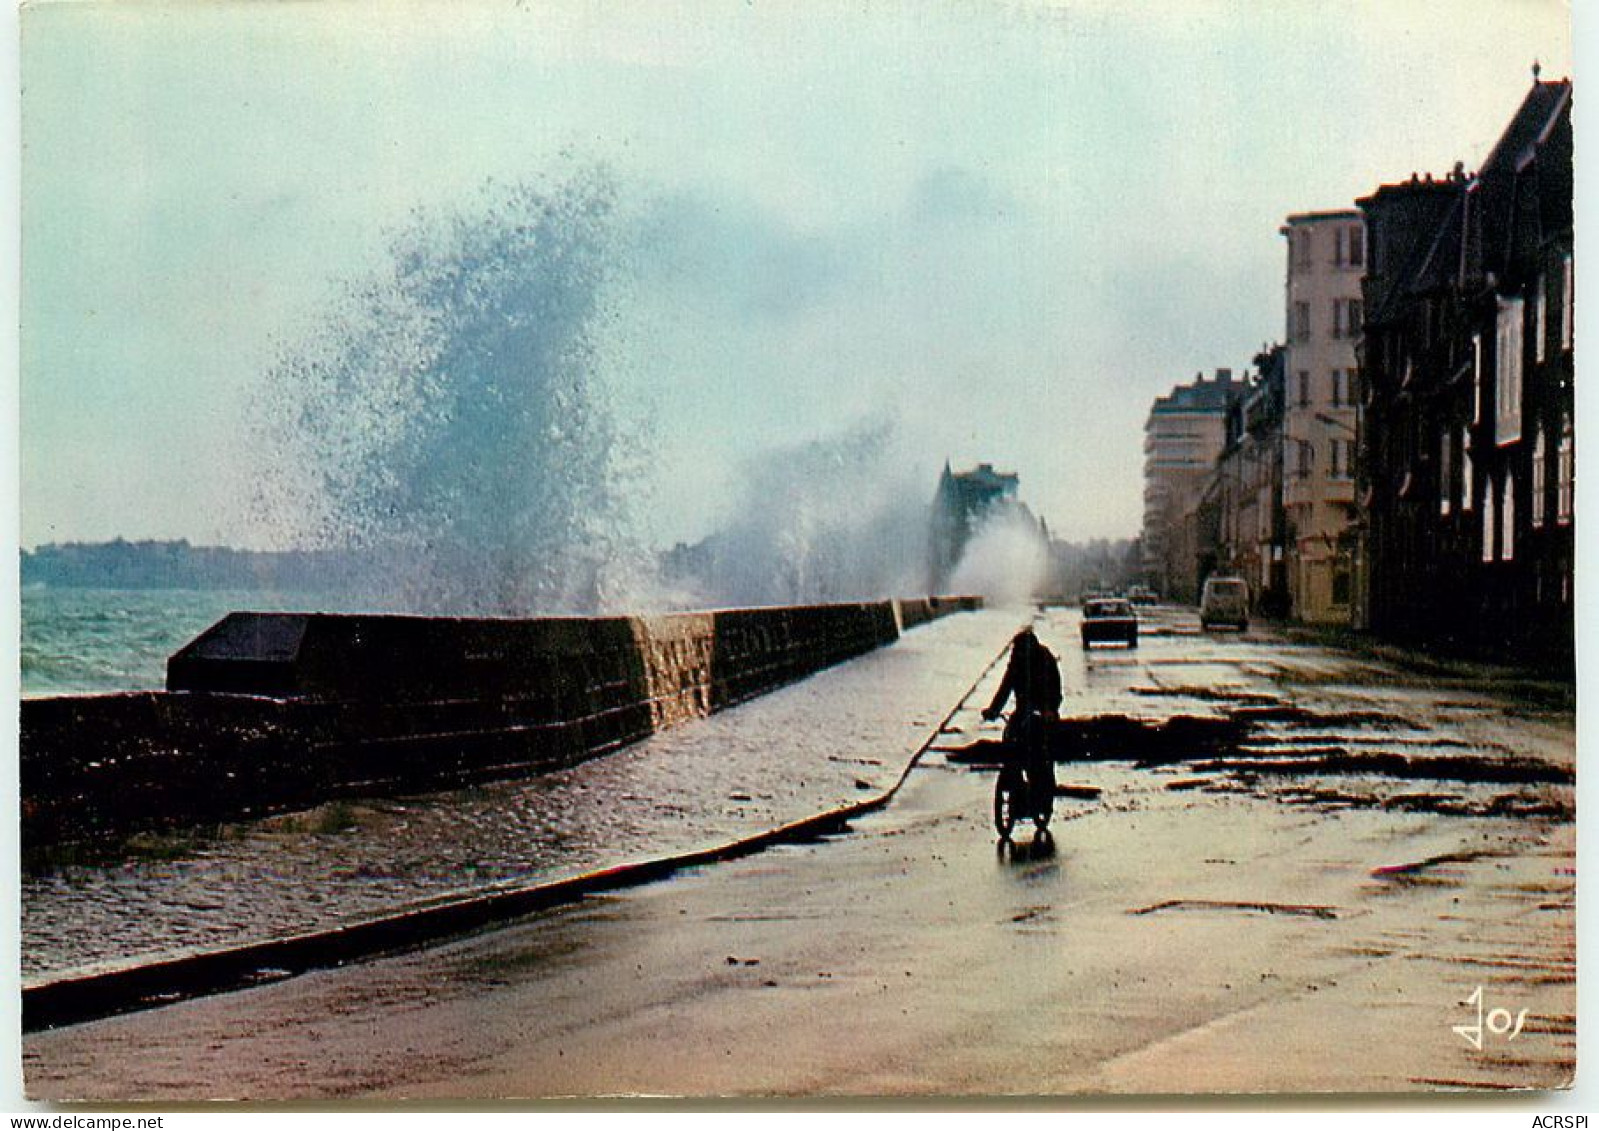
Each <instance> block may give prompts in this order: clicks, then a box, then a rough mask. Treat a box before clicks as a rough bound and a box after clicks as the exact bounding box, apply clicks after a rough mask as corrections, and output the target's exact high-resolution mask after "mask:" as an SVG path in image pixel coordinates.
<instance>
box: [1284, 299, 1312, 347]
mask: <svg viewBox="0 0 1599 1131" xmlns="http://www.w3.org/2000/svg"><path fill="white" fill-rule="evenodd" d="M1288 336H1289V337H1290V338H1292V339H1293V340H1294V341H1296V342H1308V341H1310V303H1308V302H1296V303H1294V315H1293V320H1292V322H1291V323H1290V324H1289V326H1288Z"/></svg>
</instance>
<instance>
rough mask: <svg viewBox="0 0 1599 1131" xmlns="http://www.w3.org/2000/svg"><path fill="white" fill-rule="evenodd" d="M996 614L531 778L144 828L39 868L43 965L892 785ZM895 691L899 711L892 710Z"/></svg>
mask: <svg viewBox="0 0 1599 1131" xmlns="http://www.w3.org/2000/svg"><path fill="white" fill-rule="evenodd" d="M1018 615H1019V614H1016V613H1008V612H977V613H966V614H962V615H960V616H954V617H949V618H946V619H944V620H941V621H938V622H935V623H933V624H929V625H925V626H923V627H920V628H917V629H913V630H912V631H910V632H908V633H906V634H905V636H903V637H902V638H901V639H900V640H899V641H898V642H896V643H895V644H894V645H893V646H891V647H888V648H884V649H880V650H878V651H877V652H874V653H871V654H869V655H867V656H864V657H861V658H859V659H856V660H854V661H851V662H849V663H847V664H844V665H841V666H839V667H837V668H834V669H832V670H830V671H826V672H822V673H820V674H818V675H816V676H814V677H812V678H810V679H806V680H803V681H801V682H799V683H797V684H794V685H792V686H789V687H786V688H782V689H779V690H778V691H775V692H772V693H769V694H767V695H765V696H762V697H760V698H759V699H756V700H753V701H751V702H749V703H747V704H744V705H743V706H741V707H739V708H737V709H736V710H732V711H726V712H722V713H720V714H718V715H714V716H712V717H711V718H709V719H703V720H697V721H695V722H693V723H690V724H687V725H685V726H682V727H679V728H677V729H675V730H669V731H666V732H663V733H661V734H658V735H655V736H653V737H651V738H649V739H647V740H645V741H643V742H640V743H637V744H635V745H633V746H630V747H627V748H626V749H624V750H622V751H620V752H618V753H616V754H614V755H611V756H609V757H606V758H600V759H595V760H593V761H590V762H585V763H583V764H581V765H578V766H576V767H573V768H572V769H569V770H565V771H562V772H559V773H553V774H546V775H543V776H541V777H538V778H534V779H531V780H525V781H510V782H496V783H490V784H486V785H481V786H476V787H473V788H469V789H454V790H444V791H435V792H429V793H422V794H414V795H410V796H403V797H396V798H382V799H372V800H370V801H366V802H357V803H335V804H332V805H327V806H323V807H322V808H320V809H316V810H312V811H309V812H304V813H294V814H288V815H285V816H280V817H274V818H269V819H265V820H259V821H249V822H239V823H236V824H230V825H226V826H223V827H221V828H219V829H214V830H205V831H204V832H202V833H197V834H175V835H165V836H144V837H140V838H137V839H136V840H135V841H134V843H133V845H132V850H131V851H130V852H126V853H117V854H115V855H112V856H110V857H108V858H105V859H100V860H93V859H74V858H71V857H68V858H65V859H57V860H51V861H46V862H38V863H35V865H34V866H33V867H30V868H28V869H26V870H25V872H24V875H23V881H22V907H23V942H22V955H23V962H22V964H23V980H24V983H25V984H30V983H35V982H40V981H47V980H50V979H52V978H56V977H64V976H70V975H73V974H77V973H82V972H85V971H92V970H96V969H103V968H115V967H120V966H125V965H131V964H138V963H141V962H148V961H152V960H155V959H159V958H167V957H173V956H179V955H183V954H187V953H192V952H196V951H205V950H213V949H217V948H220V947H226V946H232V945H237V944H240V943H247V942H255V941H260V940H263V939H270V938H279V937H284V936H289V935H295V934H301V933H305V932H309V931H316V930H323V929H327V928H330V927H336V926H339V925H341V924H345V923H351V922H358V921H361V920H364V919H370V918H374V917H377V916H381V915H386V914H392V913H395V912H397V911H402V910H404V909H406V908H410V907H416V906H421V905H425V904H427V903H429V902H431V901H437V900H441V899H448V898H452V897H456V896H460V895H466V894H470V893H473V892H477V891H481V890H484V889H486V888H488V887H490V886H493V885H496V884H525V883H531V882H538V881H542V880H553V879H558V878H560V877H564V876H572V875H577V874H581V873H583V872H586V871H590V870H593V869H596V868H601V867H609V866H613V865H617V864H622V863H626V862H629V861H635V860H640V859H647V858H650V857H654V856H659V855H664V854H668V853H674V852H684V851H691V850H694V849H698V848H704V847H707V846H710V845H716V844H722V843H726V842H728V841H731V840H735V839H737V838H739V837H744V836H748V835H750V834H752V833H755V832H759V831H764V830H766V829H770V828H775V827H778V826H780V825H783V824H786V823H788V822H791V821H795V820H798V819H802V818H804V817H808V816H811V815H812V814H814V813H818V812H822V811H825V810H828V809H832V808H837V807H840V806H843V805H847V804H851V803H854V802H857V801H859V800H861V799H862V798H864V797H871V796H875V795H877V794H880V793H882V792H883V791H884V790H886V789H888V788H889V787H890V786H892V785H893V784H894V782H895V781H896V780H898V778H899V776H900V774H901V772H902V771H903V770H904V768H905V766H906V764H907V763H908V762H909V761H910V759H911V757H912V756H913V755H914V753H915V752H916V750H918V749H919V748H920V747H921V746H922V745H923V744H924V743H925V742H926V741H927V739H928V737H929V736H930V735H931V734H932V732H933V731H934V730H936V729H937V727H938V725H939V722H940V721H941V720H942V719H943V718H944V716H945V715H946V714H947V713H948V712H949V710H950V708H951V707H952V706H953V705H954V703H955V702H956V701H957V700H958V699H959V698H960V696H961V695H962V694H964V692H965V691H966V689H967V688H968V687H970V685H971V683H972V681H973V680H974V679H976V678H977V677H978V676H979V675H980V674H981V673H982V671H983V669H984V667H985V665H986V664H988V663H989V662H990V661H991V660H992V659H993V658H994V657H995V656H996V655H998V654H999V653H1000V651H1001V649H1002V648H1003V647H1004V645H1005V643H1006V641H1007V640H1008V638H1009V634H1010V632H1011V631H1013V629H1014V627H1015V625H1016V623H1017V619H1018ZM885 705H888V706H891V707H892V709H885Z"/></svg>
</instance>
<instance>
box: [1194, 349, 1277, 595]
mask: <svg viewBox="0 0 1599 1131" xmlns="http://www.w3.org/2000/svg"><path fill="white" fill-rule="evenodd" d="M1286 364H1287V350H1286V348H1285V347H1283V346H1273V347H1271V348H1269V349H1267V350H1264V351H1262V352H1261V353H1260V354H1258V355H1257V356H1256V357H1255V367H1256V368H1255V372H1254V373H1253V374H1252V375H1247V376H1246V377H1245V389H1244V393H1243V395H1242V396H1240V397H1239V398H1238V399H1237V400H1236V401H1234V402H1233V405H1232V407H1231V408H1230V409H1229V411H1228V413H1227V430H1226V445H1225V447H1224V448H1223V449H1222V453H1221V457H1220V458H1219V460H1218V461H1217V465H1216V474H1215V477H1214V482H1213V486H1212V488H1211V491H1210V493H1211V494H1213V495H1214V496H1215V498H1216V507H1217V517H1216V546H1215V549H1214V553H1213V555H1212V557H1213V559H1214V569H1215V571H1216V572H1219V573H1226V574H1232V575H1234V576H1237V577H1241V578H1243V579H1244V580H1245V581H1247V582H1248V583H1249V594H1250V603H1251V606H1252V609H1253V611H1254V612H1255V613H1256V614H1258V615H1260V616H1267V617H1282V616H1286V615H1287V614H1288V612H1289V596H1288V521H1287V512H1286V511H1285V510H1284V507H1283V412H1284V389H1285V386H1286V381H1285V375H1286V372H1287V370H1286ZM1196 517H1200V516H1196Z"/></svg>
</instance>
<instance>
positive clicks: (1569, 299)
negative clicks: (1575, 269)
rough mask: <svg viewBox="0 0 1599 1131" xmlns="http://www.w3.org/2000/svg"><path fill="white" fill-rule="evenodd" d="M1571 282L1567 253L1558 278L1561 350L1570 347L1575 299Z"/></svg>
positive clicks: (1569, 261) (1569, 262) (1569, 260)
mask: <svg viewBox="0 0 1599 1131" xmlns="http://www.w3.org/2000/svg"><path fill="white" fill-rule="evenodd" d="M1571 284H1572V278H1571V256H1569V255H1568V256H1566V258H1565V262H1564V263H1563V264H1562V265H1561V280H1560V348H1561V349H1563V350H1569V349H1570V348H1571V319H1572V315H1573V313H1574V310H1573V305H1574V303H1575V300H1576V296H1575V295H1574V294H1573V292H1572V286H1571Z"/></svg>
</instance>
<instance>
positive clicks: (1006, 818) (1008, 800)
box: [994, 769, 1023, 840]
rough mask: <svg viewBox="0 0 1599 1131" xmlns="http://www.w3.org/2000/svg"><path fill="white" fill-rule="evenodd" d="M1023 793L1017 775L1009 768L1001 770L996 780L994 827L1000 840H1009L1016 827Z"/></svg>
mask: <svg viewBox="0 0 1599 1131" xmlns="http://www.w3.org/2000/svg"><path fill="white" fill-rule="evenodd" d="M1022 793H1023V791H1022V789H1021V783H1020V782H1018V781H1017V780H1016V775H1014V774H1012V773H1011V771H1010V770H1008V769H1002V770H1000V771H999V779H998V780H997V781H996V782H994V829H995V831H997V832H998V833H999V839H1000V840H1009V839H1010V834H1011V830H1012V829H1014V828H1015V827H1016V807H1017V805H1018V804H1019V803H1020V802H1021V799H1022Z"/></svg>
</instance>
